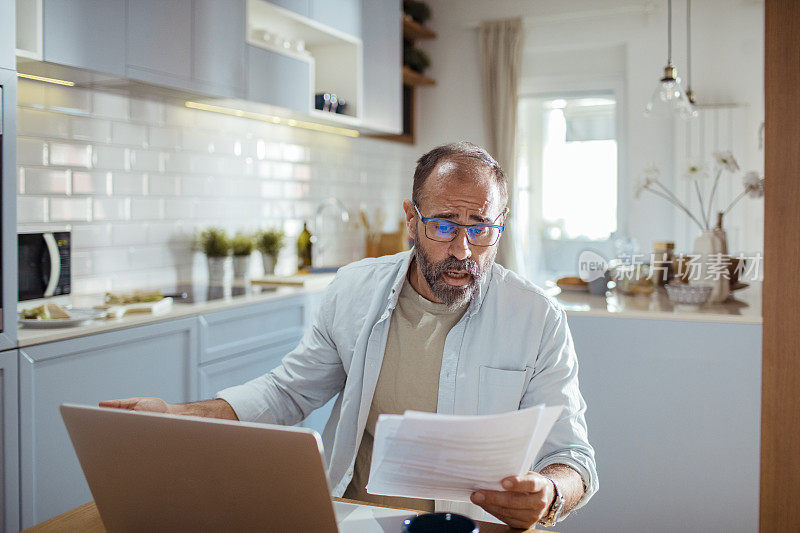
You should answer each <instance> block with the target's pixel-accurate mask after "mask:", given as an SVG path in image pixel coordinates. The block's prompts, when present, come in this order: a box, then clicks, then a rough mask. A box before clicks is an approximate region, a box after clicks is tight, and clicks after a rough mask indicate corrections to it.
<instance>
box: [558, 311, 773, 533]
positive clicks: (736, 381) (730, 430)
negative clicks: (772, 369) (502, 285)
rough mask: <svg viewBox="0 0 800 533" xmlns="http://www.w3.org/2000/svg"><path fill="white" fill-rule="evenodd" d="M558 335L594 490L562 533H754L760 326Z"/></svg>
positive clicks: (634, 323)
mask: <svg viewBox="0 0 800 533" xmlns="http://www.w3.org/2000/svg"><path fill="white" fill-rule="evenodd" d="M569 326H570V330H571V331H572V336H573V340H574V345H575V351H576V353H577V354H578V361H579V363H580V375H579V377H580V387H581V392H582V393H583V396H584V398H585V399H586V404H587V411H586V422H587V425H588V430H589V442H591V443H592V445H593V446H594V448H595V453H596V457H597V470H598V476H599V479H600V490H599V491H598V493H597V494H596V495H595V496H594V497H593V498H592V500H591V501H590V502H589V504H588V505H587V506H586V507H585V508H583V509H581V510H580V511H579V512H577V513H576V514H575V516H571V517H570V518H569V519H568V520H567V521H566V522H564V529H563V531H569V532H573V533H581V532H587V533H588V532H595V531H618V532H620V533H622V532H631V533H632V532H638V531H661V532H666V531H673V530H676V529H677V530H686V531H690V530H697V529H698V528H699V529H702V530H703V531H708V532H712V531H713V532H720V533H722V532H727V531H757V530H758V501H759V500H758V498H759V493H758V483H759V461H760V458H759V449H760V442H759V434H760V427H761V422H760V419H761V417H760V412H761V337H762V328H761V325H760V324H737V323H715V322H700V321H677V320H653V319H628V318H619V317H613V316H612V317H591V316H581V313H580V312H575V313H569ZM687 480H691V481H689V482H687ZM676 509H680V512H675V510H676ZM620 513H622V515H624V520H620ZM698 524H702V525H701V526H698Z"/></svg>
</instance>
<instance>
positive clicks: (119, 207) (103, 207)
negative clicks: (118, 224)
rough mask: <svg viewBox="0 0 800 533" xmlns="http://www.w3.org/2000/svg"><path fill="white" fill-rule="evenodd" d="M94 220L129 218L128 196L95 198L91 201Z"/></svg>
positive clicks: (129, 201)
mask: <svg viewBox="0 0 800 533" xmlns="http://www.w3.org/2000/svg"><path fill="white" fill-rule="evenodd" d="M93 209H94V219H95V220H130V218H131V199H130V198H95V199H94V203H93Z"/></svg>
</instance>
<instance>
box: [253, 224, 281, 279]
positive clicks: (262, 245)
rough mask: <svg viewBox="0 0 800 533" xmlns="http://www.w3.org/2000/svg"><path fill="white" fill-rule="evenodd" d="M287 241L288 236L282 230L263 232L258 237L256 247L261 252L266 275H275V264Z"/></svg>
mask: <svg viewBox="0 0 800 533" xmlns="http://www.w3.org/2000/svg"><path fill="white" fill-rule="evenodd" d="M285 241H286V234H285V233H284V232H283V230H280V229H269V230H266V231H262V232H259V233H258V235H257V236H256V246H257V247H258V250H259V251H260V252H261V259H262V260H263V262H264V274H266V275H269V274H274V273H275V263H277V261H278V254H279V253H280V251H281V248H283V245H284V244H285Z"/></svg>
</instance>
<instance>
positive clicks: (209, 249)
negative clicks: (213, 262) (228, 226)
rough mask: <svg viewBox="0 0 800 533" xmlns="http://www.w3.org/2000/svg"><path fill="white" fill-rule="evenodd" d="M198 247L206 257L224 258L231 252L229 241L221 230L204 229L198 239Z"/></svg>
mask: <svg viewBox="0 0 800 533" xmlns="http://www.w3.org/2000/svg"><path fill="white" fill-rule="evenodd" d="M198 241H199V243H200V247H201V249H202V250H203V253H205V254H206V255H207V256H208V257H225V256H227V255H228V254H229V253H230V251H231V241H230V239H229V238H228V235H227V233H225V230H224V229H222V228H216V227H214V228H206V229H204V230H203V231H202V232H201V233H200V237H199V239H198Z"/></svg>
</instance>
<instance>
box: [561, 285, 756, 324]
mask: <svg viewBox="0 0 800 533" xmlns="http://www.w3.org/2000/svg"><path fill="white" fill-rule="evenodd" d="M546 292H547V293H548V294H550V295H551V296H553V297H554V298H555V299H556V300H558V302H559V303H561V305H563V306H564V308H565V309H566V310H567V314H568V315H570V316H573V315H574V316H597V317H620V318H645V319H651V320H682V321H691V322H728V323H736V324H761V282H750V286H749V287H746V288H743V289H739V290H737V291H735V292H733V293H731V297H730V298H728V300H727V301H725V302H723V303H719V304H705V305H702V306H699V307H692V306H681V305H678V304H675V303H673V302H671V301H670V300H669V298H667V292H666V290H665V289H663V288H661V289H658V290H656V291H655V292H654V293H653V294H651V295H649V296H628V295H625V294H621V293H618V292H617V291H608V292H607V293H606V295H605V296H600V295H592V294H589V292H573V291H561V289H559V288H558V287H551V288H548V289H547V290H546Z"/></svg>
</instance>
